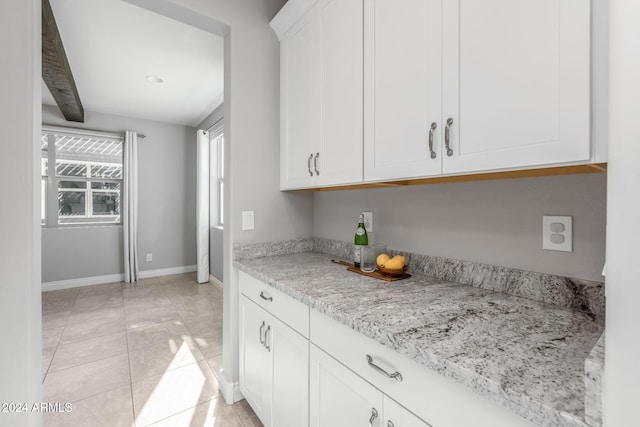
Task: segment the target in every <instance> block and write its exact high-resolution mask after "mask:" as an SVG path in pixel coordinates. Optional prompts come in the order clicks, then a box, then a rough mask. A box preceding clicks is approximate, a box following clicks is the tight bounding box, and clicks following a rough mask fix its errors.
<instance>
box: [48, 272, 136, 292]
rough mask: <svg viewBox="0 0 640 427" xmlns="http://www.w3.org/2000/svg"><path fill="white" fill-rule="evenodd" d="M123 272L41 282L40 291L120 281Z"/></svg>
mask: <svg viewBox="0 0 640 427" xmlns="http://www.w3.org/2000/svg"><path fill="white" fill-rule="evenodd" d="M123 280H124V274H109V275H107V276H94V277H81V278H80V279H69V280H58V281H55V282H45V283H43V284H42V292H46V291H57V290H60V289H70V288H79V287H81V286H90V285H101V284H103V283H115V282H122V281H123Z"/></svg>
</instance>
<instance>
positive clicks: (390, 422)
mask: <svg viewBox="0 0 640 427" xmlns="http://www.w3.org/2000/svg"><path fill="white" fill-rule="evenodd" d="M387 427H396V425H395V424H394V423H393V421H391V420H389V421H387Z"/></svg>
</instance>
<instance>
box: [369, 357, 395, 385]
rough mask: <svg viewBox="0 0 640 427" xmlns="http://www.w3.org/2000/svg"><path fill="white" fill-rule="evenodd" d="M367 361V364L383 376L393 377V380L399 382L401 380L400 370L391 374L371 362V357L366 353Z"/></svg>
mask: <svg viewBox="0 0 640 427" xmlns="http://www.w3.org/2000/svg"><path fill="white" fill-rule="evenodd" d="M367 363H368V364H369V366H371V367H372V368H373V369H375V370H376V371H378V372H380V373H381V374H382V375H384V376H385V377H387V378H393V379H394V380H397V381H399V382H400V381H402V375H401V374H400V372H397V371H396V372H394V373H392V374H390V373H388V372H387V371H385V370H384V369H382V368H381V367H380V366H378V365H376V364H375V363H373V357H371V356H369V355H368V354H367Z"/></svg>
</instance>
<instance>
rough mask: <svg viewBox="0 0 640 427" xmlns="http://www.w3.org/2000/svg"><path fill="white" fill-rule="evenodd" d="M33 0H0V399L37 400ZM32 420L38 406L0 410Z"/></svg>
mask: <svg viewBox="0 0 640 427" xmlns="http://www.w3.org/2000/svg"><path fill="white" fill-rule="evenodd" d="M40 15H41V12H40V1H37V0H30V1H25V0H3V1H2V2H0V52H2V78H1V79H0V94H2V95H1V96H0V131H1V132H2V142H0V147H2V155H0V178H1V179H2V183H3V185H2V186H1V187H0V200H2V202H0V203H2V209H0V219H1V221H0V236H1V237H0V272H2V279H1V282H0V283H1V284H0V287H1V288H2V291H0V324H1V325H2V328H1V329H0V342H2V345H0V402H7V403H8V402H24V403H29V405H31V404H32V403H35V402H42V315H41V299H40V296H41V292H40V225H39V224H40V220H39V219H38V216H39V213H40V197H39V195H40V190H39V185H40V184H39V182H40V177H39V173H40V170H39V160H38V157H39V156H40V153H39V152H40V150H39V148H38V145H37V141H38V140H39V134H40V102H39V99H40V97H41V94H40V87H41V83H40V82H41V81H42V78H41V74H40V70H41V64H40V52H41V47H40V39H41V34H42V29H41V26H40ZM0 419H1V420H2V421H1V424H2V425H10V426H39V425H41V424H42V413H39V412H38V411H34V412H31V411H25V412H22V413H17V412H14V413H3V414H0Z"/></svg>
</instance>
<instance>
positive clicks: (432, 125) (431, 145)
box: [429, 122, 438, 159]
mask: <svg viewBox="0 0 640 427" xmlns="http://www.w3.org/2000/svg"><path fill="white" fill-rule="evenodd" d="M437 127H438V124H437V123H436V122H433V123H431V128H430V129H429V152H430V153H431V158H432V159H435V158H436V152H435V151H433V132H434V131H435V130H436V128H437Z"/></svg>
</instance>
